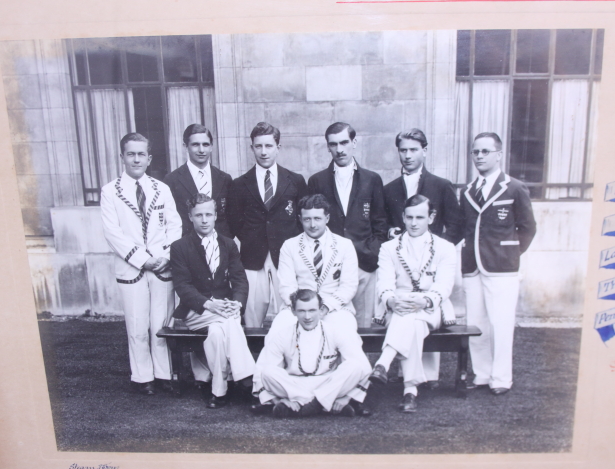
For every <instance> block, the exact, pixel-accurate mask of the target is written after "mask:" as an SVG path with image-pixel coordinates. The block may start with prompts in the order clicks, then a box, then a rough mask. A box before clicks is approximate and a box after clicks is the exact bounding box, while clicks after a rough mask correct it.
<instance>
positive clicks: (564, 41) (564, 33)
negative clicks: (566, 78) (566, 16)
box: [555, 29, 592, 75]
mask: <svg viewBox="0 0 615 469" xmlns="http://www.w3.org/2000/svg"><path fill="white" fill-rule="evenodd" d="M591 40H592V30H591V29H558V30H557V41H556V45H555V74H556V75H585V74H587V73H589V58H590V55H591V51H590V50H591Z"/></svg>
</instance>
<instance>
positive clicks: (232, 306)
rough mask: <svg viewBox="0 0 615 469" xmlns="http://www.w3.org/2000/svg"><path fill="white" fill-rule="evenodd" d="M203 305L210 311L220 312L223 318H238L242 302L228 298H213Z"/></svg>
mask: <svg viewBox="0 0 615 469" xmlns="http://www.w3.org/2000/svg"><path fill="white" fill-rule="evenodd" d="M203 306H204V307H205V309H207V310H208V311H211V312H212V313H215V314H218V315H220V316H222V317H223V318H238V317H239V316H240V314H241V303H240V302H239V301H233V300H229V299H226V298H225V299H223V300H219V299H217V298H212V299H211V300H207V301H206V302H205V304H204V305H203Z"/></svg>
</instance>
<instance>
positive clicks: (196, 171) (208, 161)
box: [186, 158, 211, 174]
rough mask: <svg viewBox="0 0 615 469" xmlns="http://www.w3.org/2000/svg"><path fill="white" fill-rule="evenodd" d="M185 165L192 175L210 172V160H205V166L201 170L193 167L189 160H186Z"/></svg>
mask: <svg viewBox="0 0 615 469" xmlns="http://www.w3.org/2000/svg"><path fill="white" fill-rule="evenodd" d="M186 164H187V165H188V169H189V170H190V172H191V173H192V174H199V171H203V172H207V171H210V165H211V158H210V159H209V160H207V164H206V165H205V167H204V168H203V169H201V168H199V167H198V166H197V165H195V164H194V163H193V162H192V161H191V160H190V158H188V161H186Z"/></svg>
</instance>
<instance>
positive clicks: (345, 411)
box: [337, 404, 355, 417]
mask: <svg viewBox="0 0 615 469" xmlns="http://www.w3.org/2000/svg"><path fill="white" fill-rule="evenodd" d="M337 415H341V416H342V417H354V416H355V411H354V407H352V406H351V405H350V404H346V405H345V406H344V407H342V410H340V412H339V414H337Z"/></svg>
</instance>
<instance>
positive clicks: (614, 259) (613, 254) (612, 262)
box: [600, 248, 615, 269]
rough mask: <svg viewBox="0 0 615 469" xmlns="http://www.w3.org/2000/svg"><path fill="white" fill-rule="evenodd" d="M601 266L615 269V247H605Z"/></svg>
mask: <svg viewBox="0 0 615 469" xmlns="http://www.w3.org/2000/svg"><path fill="white" fill-rule="evenodd" d="M600 268H601V269H615V248H610V249H605V250H604V251H602V252H601V253H600Z"/></svg>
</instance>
